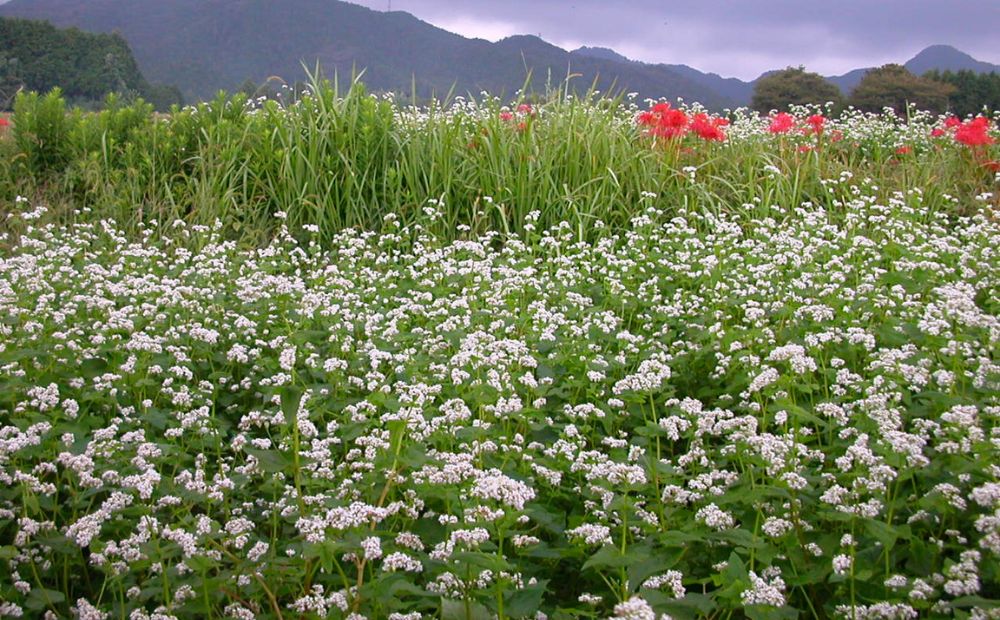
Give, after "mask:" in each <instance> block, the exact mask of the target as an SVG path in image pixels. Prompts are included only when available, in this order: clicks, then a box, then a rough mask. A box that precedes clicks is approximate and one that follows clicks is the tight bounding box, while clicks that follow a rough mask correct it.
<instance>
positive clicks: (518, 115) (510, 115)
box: [500, 103, 537, 131]
mask: <svg viewBox="0 0 1000 620" xmlns="http://www.w3.org/2000/svg"><path fill="white" fill-rule="evenodd" d="M535 114H537V112H536V111H535V109H534V108H533V107H531V104H530V103H522V104H520V105H519V106H517V108H516V109H515V110H514V111H513V112H511V111H510V110H502V111H501V112H500V120H502V121H503V122H505V123H513V122H514V121H515V120H516V121H517V130H518V131H524V130H525V129H527V128H528V120H529V119H530V118H533V117H534V116H535Z"/></svg>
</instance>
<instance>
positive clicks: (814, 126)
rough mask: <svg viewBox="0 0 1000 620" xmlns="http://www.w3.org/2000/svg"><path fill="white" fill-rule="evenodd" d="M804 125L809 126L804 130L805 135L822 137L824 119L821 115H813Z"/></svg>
mask: <svg viewBox="0 0 1000 620" xmlns="http://www.w3.org/2000/svg"><path fill="white" fill-rule="evenodd" d="M806 124H807V125H809V127H807V128H806V129H805V133H806V135H809V134H815V135H817V136H822V135H823V127H824V126H825V125H826V117H825V116H823V115H822V114H813V115H812V116H810V117H809V118H807V119H806Z"/></svg>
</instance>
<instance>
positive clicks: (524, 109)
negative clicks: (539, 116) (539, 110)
mask: <svg viewBox="0 0 1000 620" xmlns="http://www.w3.org/2000/svg"><path fill="white" fill-rule="evenodd" d="M517 113H518V114H524V115H527V116H534V115H535V109H534V108H533V107H531V104H530V103H522V104H521V105H519V106H517Z"/></svg>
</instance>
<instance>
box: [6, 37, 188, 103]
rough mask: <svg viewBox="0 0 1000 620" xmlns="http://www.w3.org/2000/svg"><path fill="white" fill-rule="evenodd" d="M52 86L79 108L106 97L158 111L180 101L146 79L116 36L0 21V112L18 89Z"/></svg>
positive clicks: (173, 90)
mask: <svg viewBox="0 0 1000 620" xmlns="http://www.w3.org/2000/svg"><path fill="white" fill-rule="evenodd" d="M56 87H59V88H60V89H61V90H62V92H63V94H64V96H65V97H66V99H67V100H68V101H69V102H71V103H73V104H76V105H80V106H83V107H96V106H98V105H100V102H102V101H103V100H104V98H105V96H106V95H107V94H108V93H118V94H119V95H120V96H121V97H123V98H125V99H126V100H128V99H135V98H139V97H141V98H143V99H145V100H146V101H148V102H149V103H151V104H153V106H154V107H155V108H157V109H161V110H162V109H168V108H169V107H170V106H171V105H173V104H175V103H177V104H179V103H181V102H182V100H181V94H180V91H179V90H178V89H177V88H176V87H173V86H162V85H152V84H150V83H149V82H147V81H146V78H145V77H143V75H142V73H141V72H140V71H139V68H138V65H137V64H136V61H135V57H134V56H133V55H132V51H131V49H130V48H129V46H128V43H126V41H125V39H124V38H122V37H121V35H118V34H93V33H89V32H83V31H81V30H78V29H76V28H69V29H59V28H56V27H54V26H52V25H51V24H49V23H48V22H41V21H33V20H25V19H7V18H0V109H10V107H11V106H12V105H13V100H14V95H15V94H16V93H17V92H18V91H19V90H21V89H24V90H34V91H39V92H47V91H49V90H52V89H53V88H56Z"/></svg>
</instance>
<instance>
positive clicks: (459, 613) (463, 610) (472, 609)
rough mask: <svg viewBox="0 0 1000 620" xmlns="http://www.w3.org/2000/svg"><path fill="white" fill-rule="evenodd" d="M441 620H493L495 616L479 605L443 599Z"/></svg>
mask: <svg viewBox="0 0 1000 620" xmlns="http://www.w3.org/2000/svg"><path fill="white" fill-rule="evenodd" d="M441 620H493V614H492V613H490V610H489V609H487V608H486V607H484V606H483V605H481V604H479V603H474V602H472V601H455V600H452V599H447V598H443V599H441Z"/></svg>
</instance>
